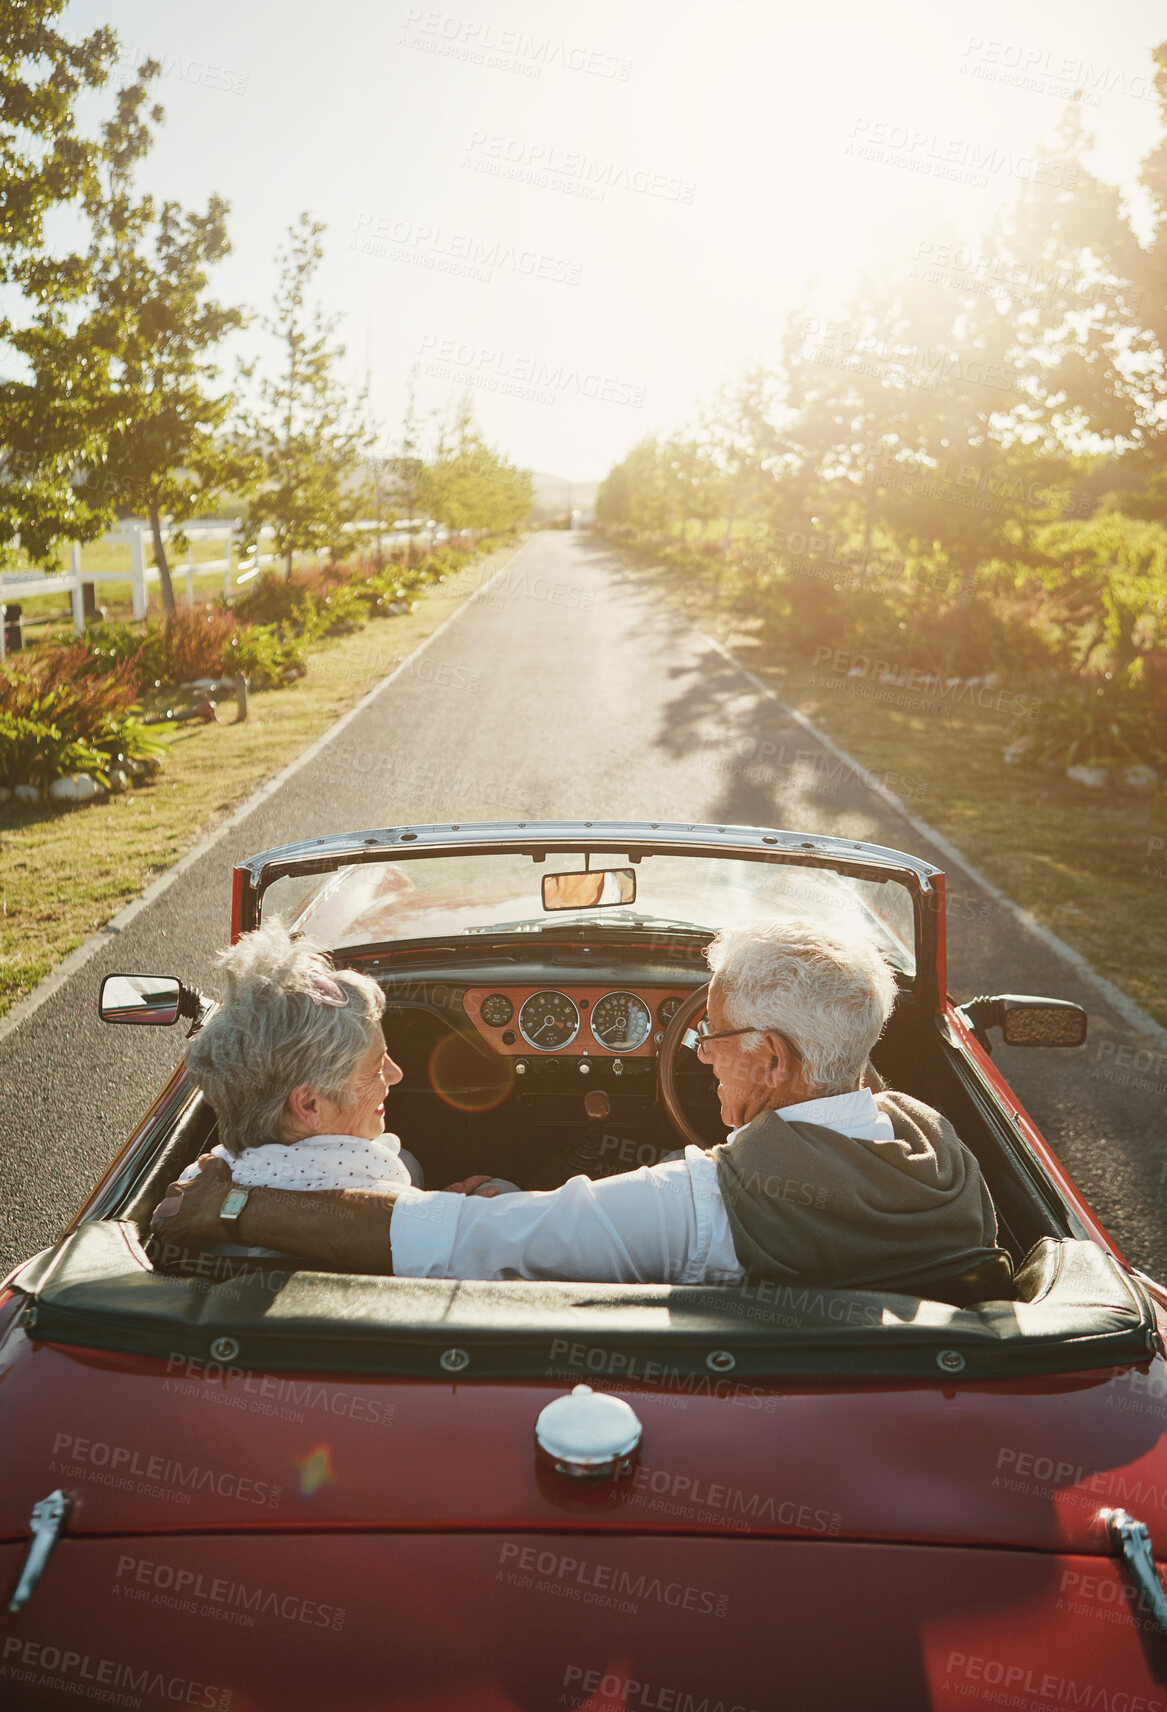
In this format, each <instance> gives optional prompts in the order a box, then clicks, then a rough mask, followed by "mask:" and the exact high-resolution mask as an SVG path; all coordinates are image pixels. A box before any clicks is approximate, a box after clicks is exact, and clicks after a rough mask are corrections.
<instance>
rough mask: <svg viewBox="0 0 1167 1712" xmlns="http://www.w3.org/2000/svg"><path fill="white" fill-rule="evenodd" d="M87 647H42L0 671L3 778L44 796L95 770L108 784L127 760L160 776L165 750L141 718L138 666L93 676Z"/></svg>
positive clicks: (129, 663) (125, 662) (122, 665)
mask: <svg viewBox="0 0 1167 1712" xmlns="http://www.w3.org/2000/svg"><path fill="white" fill-rule="evenodd" d="M90 663H91V662H90V655H89V650H88V649H87V647H86V645H85V644H84V643H75V644H73V645H71V646H68V647H58V648H41V649H38V650H37V652H36V653H35V654H32V655H22V656H21V657H20V658H19V660H18V662H16V663H15V664H14V665H13V666H12V668H11V669H10V670H8V671H5V672H3V673H0V737H2V739H3V742H2V744H0V780H2V782H3V783H4V784H6V785H21V784H30V785H37V786H39V787H40V788H41V789H42V790H43V789H44V787H45V786H46V785H48V784H51V783H52V781H53V779H55V778H61V777H62V776H63V775H64V774H65V773H74V772H80V771H85V772H92V773H94V775H95V776H96V777H97V778H98V779H99V780H100V782H101V783H102V784H104V783H106V782H107V772H108V768H109V767H111V766H113V765H115V764H117V763H121V762H126V763H128V764H129V765H130V766H131V768H132V770H134V771H136V772H139V773H141V774H147V773H153V772H155V771H157V767H158V765H159V760H160V757H161V756H162V755H163V753H164V750H163V747H162V745H161V744H160V743H159V742H158V740H157V739H156V738H154V737H151V735H150V733H149V732H148V731H147V730H146V728H145V726H143V725H142V723H141V722H140V720H138V719H137V718H136V717H135V716H136V714H137V711H138V709H137V706H136V702H135V696H136V693H137V687H136V684H135V680H134V669H133V662H132V661H130V660H123V661H121V662H120V664H118V665H117V666H115V667H113V669H112V670H110V671H108V672H105V673H102V674H98V675H94V674H92V673H91V672H88V671H87V670H86V667H87V666H88V665H89V664H90Z"/></svg>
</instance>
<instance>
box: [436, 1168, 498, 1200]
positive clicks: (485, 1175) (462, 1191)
mask: <svg viewBox="0 0 1167 1712" xmlns="http://www.w3.org/2000/svg"><path fill="white" fill-rule="evenodd" d="M493 1181H494V1178H493V1176H492V1175H491V1173H490V1172H489V1171H482V1172H480V1173H479V1175H478V1176H477V1177H464V1178H463V1179H462V1181H461V1182H460V1183H447V1184H446V1187H445V1189H444V1191H443V1193H444V1194H447V1195H482V1196H484V1197H485V1198H486V1199H487V1200H492V1199H493V1197H494V1196H495V1195H497V1194H498V1193H499V1190H497V1189H484V1188H483V1187H482V1185H483V1184H484V1183H493Z"/></svg>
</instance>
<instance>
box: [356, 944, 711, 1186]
mask: <svg viewBox="0 0 1167 1712" xmlns="http://www.w3.org/2000/svg"><path fill="white" fill-rule="evenodd" d="M499 950H500V951H501V948H499ZM459 952H460V955H459V957H458V963H457V969H456V972H455V971H454V970H452V969H451V967H450V963H449V962H448V961H438V962H434V961H432V960H427V959H425V958H424V957H423V956H422V955H420V954H415V955H409V954H406V955H402V954H401V953H397V954H388V955H386V954H382V955H380V956H372V957H350V958H347V959H346V961H348V962H351V964H352V965H353V966H354V967H359V968H361V969H363V970H364V971H365V972H366V973H369V974H372V975H373V976H374V977H375V978H376V979H377V980H378V981H379V982H380V983H381V985H382V987H383V989H384V992H385V995H386V1008H385V1017H384V1028H385V1039H386V1044H387V1046H388V1049H389V1052H390V1055H391V1056H392V1057H393V1058H394V1059H396V1061H397V1062H398V1063H399V1064H400V1066H401V1068H402V1070H403V1072H404V1078H403V1081H402V1082H401V1083H400V1084H399V1085H398V1086H396V1087H394V1088H393V1089H391V1090H390V1094H389V1100H388V1103H387V1106H386V1112H385V1123H386V1126H387V1127H388V1128H389V1129H391V1130H394V1131H396V1132H397V1133H399V1134H400V1135H401V1136H402V1139H403V1141H404V1143H405V1145H406V1146H408V1147H409V1148H410V1149H411V1151H412V1152H414V1153H415V1154H416V1155H417V1156H418V1157H419V1158H420V1159H421V1162H422V1165H423V1167H424V1169H425V1173H426V1183H427V1186H429V1187H431V1188H432V1187H442V1186H444V1184H446V1183H448V1182H452V1181H456V1180H458V1179H459V1178H461V1177H463V1176H465V1175H467V1174H468V1173H476V1172H486V1173H489V1174H491V1175H496V1176H499V1177H505V1178H507V1179H509V1180H510V1181H512V1182H515V1183H517V1184H518V1185H519V1186H520V1187H521V1188H524V1189H546V1188H555V1187H557V1186H558V1184H560V1183H562V1182H565V1181H566V1180H567V1178H568V1177H571V1176H575V1175H577V1174H578V1173H580V1172H583V1173H584V1174H585V1175H587V1176H591V1177H601V1176H610V1175H613V1174H615V1173H617V1172H620V1171H628V1170H632V1169H635V1168H636V1167H637V1166H639V1165H652V1164H656V1163H657V1162H658V1160H660V1159H661V1158H663V1157H664V1156H665V1154H667V1153H669V1152H671V1151H673V1150H674V1149H676V1148H678V1147H680V1146H682V1145H683V1138H682V1137H680V1136H679V1135H678V1134H677V1132H676V1130H675V1129H674V1127H673V1125H672V1123H671V1121H670V1120H669V1118H668V1116H667V1113H666V1111H665V1109H664V1106H663V1103H662V1101H661V1096H660V1087H659V1076H658V1067H659V1054H660V1047H661V1043H662V1040H663V1036H664V1031H665V1028H666V1026H667V1024H668V1022H669V1020H670V1018H671V1017H672V1016H674V1015H675V1013H676V1011H677V1009H678V1007H679V1006H680V1005H681V1003H682V1002H683V1001H684V1000H685V999H686V998H687V997H688V996H689V994H690V993H692V992H693V990H694V989H695V988H696V987H699V986H701V985H702V984H703V983H704V982H705V981H706V980H707V979H708V974H709V971H708V969H707V967H706V965H705V962H704V958H703V957H701V956H700V947H698V946H694V945H685V946H680V947H660V946H656V947H652V948H647V949H646V948H644V947H642V946H625V947H616V946H608V945H604V946H603V947H602V948H593V947H591V946H576V945H571V944H565V945H551V946H549V945H546V944H541V945H539V946H538V947H535V946H531V947H527V946H526V945H524V946H522V947H514V946H513V945H512V946H508V947H507V948H506V950H505V952H504V953H503V954H501V955H500V954H498V952H497V951H495V952H487V953H485V954H482V952H480V948H479V947H478V946H476V947H475V948H474V952H475V954H472V955H469V956H468V955H467V954H466V951H465V949H464V948H461V947H460V948H459ZM483 952H485V948H483ZM670 952H671V955H670V954H669V953H670ZM695 953H696V956H695V955H694V954H695ZM679 958H683V959H684V965H685V966H684V967H683V968H681V969H678V967H677V961H678V960H679ZM698 958H699V959H700V960H699V961H698ZM682 1057H683V1059H684V1060H685V1062H684V1063H683V1065H682V1066H681V1067H680V1075H681V1081H682V1084H683V1087H684V1091H685V1097H686V1110H687V1111H688V1112H689V1113H690V1114H691V1116H692V1118H693V1120H694V1121H695V1122H696V1123H697V1124H698V1126H699V1128H700V1130H701V1133H702V1135H703V1136H704V1137H706V1139H707V1145H709V1146H713V1145H715V1144H716V1143H717V1142H719V1141H722V1140H724V1138H725V1126H724V1124H723V1123H722V1122H721V1121H720V1114H719V1108H718V1102H717V1097H716V1087H715V1083H714V1080H713V1077H712V1074H711V1073H710V1071H709V1070H708V1068H707V1066H706V1065H704V1064H703V1063H701V1062H699V1061H698V1060H697V1058H695V1057H694V1056H693V1055H692V1054H691V1053H687V1052H686V1053H684V1054H682Z"/></svg>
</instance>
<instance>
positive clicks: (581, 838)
mask: <svg viewBox="0 0 1167 1712" xmlns="http://www.w3.org/2000/svg"><path fill="white" fill-rule="evenodd" d="M492 852H497V853H499V854H518V855H530V856H536V857H538V858H539V859H545V858H546V856H547V855H548V854H550V853H552V852H555V853H560V852H562V853H564V854H572V855H580V854H582V853H584V852H587V853H588V854H589V856H591V855H595V856H607V855H612V854H620V855H627V856H628V857H629V858H630V859H635V858H637V857H640V856H651V855H680V854H684V855H692V856H704V857H708V858H713V859H716V858H719V857H720V858H731V859H734V860H743V861H758V862H764V863H777V864H782V865H786V866H802V867H812V868H827V869H831V870H833V871H835V872H837V873H840V874H844V875H847V876H849V877H852V878H856V879H863V880H890V881H895V882H897V883H898V884H900V885H902V886H903V887H905V889H906V890H907V891H908V893H909V895H910V897H911V899H912V909H913V917H914V926H915V947H914V950H915V963H916V974H915V976H914V977H913V978H912V980H911V982H910V985H911V987H912V988H913V990H914V991H915V992H916V993H917V994H918V995H919V996H920V998H921V999H923V1000H925V1001H926V1002H927V1003H928V1004H929V1005H930V1007H931V1008H932V1009H933V1010H934V1011H937V1012H939V1011H940V1010H941V1009H942V1008H943V1004H944V1000H945V996H946V974H945V967H944V875H943V873H942V872H941V871H940V869H938V868H936V867H934V866H933V865H932V864H931V863H929V862H924V861H921V860H920V859H919V858H918V857H914V856H909V855H908V854H907V853H906V852H904V851H901V850H893V849H890V848H888V847H886V846H883V845H877V844H864V843H861V842H860V841H858V840H856V839H843V838H828V837H821V836H820V837H816V836H812V835H809V834H806V833H799V832H789V831H782V830H779V829H776V828H770V827H756V826H733V827H730V826H701V825H689V826H686V825H679V824H667V823H663V822H647V821H540V822H523V821H496V822H489V823H481V822H480V823H470V824H468V823H466V822H452V823H450V824H448V825H431V826H424V825H419V826H402V827H391V828H380V829H370V830H368V831H363V832H352V833H343V834H336V835H333V836H332V837H327V838H315V839H307V840H304V841H303V842H302V843H298V844H288V845H284V846H282V847H279V848H276V849H273V850H266V851H262V852H260V853H259V854H258V855H255V856H252V857H249V858H248V859H247V860H245V861H243V862H241V863H240V864H239V865H238V866H237V867H236V869H235V871H234V897H233V908H232V929H231V937H232V942H234V941H235V940H236V939H237V938H238V937H239V935H240V934H241V933H247V932H249V931H251V930H252V929H253V928H255V927H258V926H259V924H260V921H261V920H262V915H263V898H264V894H265V893H266V892H267V890H268V888H269V887H270V886H271V885H272V884H273V883H274V882H275V881H276V880H278V879H283V878H285V877H289V876H299V875H311V874H326V873H333V872H336V871H337V870H338V869H340V868H343V867H349V866H354V865H357V864H361V863H385V862H391V861H393V860H394V859H396V858H399V857H406V856H408V858H409V859H410V860H411V861H412V860H415V859H418V858H425V857H438V856H471V855H486V854H490V853H492ZM565 919H566V918H565ZM549 920H551V921H553V920H554V917H550V918H549ZM571 920H572V923H574V924H575V925H577V926H578V917H577V916H574V915H573V917H572V918H571ZM498 931H499V933H500V934H504V935H505V933H506V932H507V929H506V927H505V926H502V927H500V928H499V930H498ZM400 943H401V946H402V948H404V946H405V945H406V944H407V943H412V944H413V945H414V946H416V945H418V944H424V943H435V944H436V943H446V941H445V939H443V938H442V937H441V936H434V938H433V939H432V940H431V941H413V942H406V941H402V942H400ZM349 950H350V952H351V950H352V948H351V947H350V948H349Z"/></svg>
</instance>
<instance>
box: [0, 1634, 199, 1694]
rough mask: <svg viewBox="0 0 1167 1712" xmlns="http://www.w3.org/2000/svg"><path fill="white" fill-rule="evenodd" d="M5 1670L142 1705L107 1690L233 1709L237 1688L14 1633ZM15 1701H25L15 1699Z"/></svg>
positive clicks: (26, 1680) (16, 1678)
mask: <svg viewBox="0 0 1167 1712" xmlns="http://www.w3.org/2000/svg"><path fill="white" fill-rule="evenodd" d="M0 1675H2V1676H5V1677H8V1678H9V1679H10V1680H11V1681H13V1682H19V1683H23V1684H25V1685H26V1686H28V1687H34V1686H35V1687H37V1688H57V1689H58V1691H59V1692H60V1693H62V1694H69V1695H72V1696H74V1697H75V1698H76V1697H78V1696H80V1695H81V1692H82V1690H81V1685H82V1683H86V1682H88V1683H90V1684H92V1686H91V1687H90V1689H89V1692H88V1693H87V1694H86V1695H85V1699H86V1700H110V1699H114V1698H117V1699H118V1700H119V1701H120V1703H121V1704H122V1705H127V1704H128V1705H131V1706H141V1704H142V1701H141V1700H140V1699H138V1700H131V1701H126V1700H125V1699H124V1698H122V1697H121V1696H116V1697H115V1696H114V1695H113V1694H110V1693H103V1692H102V1691H103V1690H110V1689H119V1688H120V1689H128V1690H129V1692H130V1693H131V1694H136V1695H149V1696H150V1697H151V1700H152V1701H161V1702H164V1703H165V1704H166V1705H169V1706H197V1707H201V1708H202V1709H203V1712H229V1708H230V1705H231V1690H230V1689H229V1688H215V1687H213V1686H212V1685H211V1684H210V1683H204V1682H195V1681H193V1680H192V1679H191V1678H190V1677H186V1676H169V1675H168V1674H167V1673H166V1672H165V1671H161V1670H154V1669H152V1668H151V1667H150V1666H149V1665H133V1664H125V1663H123V1662H122V1661H120V1660H118V1659H108V1658H98V1659H95V1658H94V1657H93V1656H92V1655H91V1654H90V1653H80V1652H73V1651H71V1650H70V1649H69V1648H66V1647H60V1646H50V1645H48V1644H46V1642H44V1641H31V1640H22V1639H21V1638H20V1636H19V1635H9V1636H8V1638H7V1640H6V1641H5V1642H4V1658H3V1662H2V1663H0ZM9 1704H11V1705H13V1706H15V1705H18V1704H19V1702H16V1701H12V1702H9Z"/></svg>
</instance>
